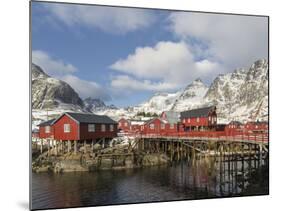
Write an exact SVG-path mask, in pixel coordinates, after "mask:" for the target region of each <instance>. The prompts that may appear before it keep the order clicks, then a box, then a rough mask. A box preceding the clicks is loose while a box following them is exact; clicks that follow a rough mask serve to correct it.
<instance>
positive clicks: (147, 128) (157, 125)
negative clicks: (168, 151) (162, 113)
mask: <svg viewBox="0 0 281 211" xmlns="http://www.w3.org/2000/svg"><path fill="white" fill-rule="evenodd" d="M150 124H154V129H150ZM161 124H164V125H165V127H164V128H163V129H161ZM177 131H178V125H177V124H174V128H170V124H169V123H162V122H161V120H160V119H158V118H157V119H154V120H152V121H151V122H149V123H147V124H145V125H144V130H143V133H144V134H151V133H154V134H160V133H175V132H177Z"/></svg>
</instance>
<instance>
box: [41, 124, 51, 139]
mask: <svg viewBox="0 0 281 211" xmlns="http://www.w3.org/2000/svg"><path fill="white" fill-rule="evenodd" d="M45 127H46V126H39V138H52V139H53V138H54V127H53V126H50V133H45Z"/></svg>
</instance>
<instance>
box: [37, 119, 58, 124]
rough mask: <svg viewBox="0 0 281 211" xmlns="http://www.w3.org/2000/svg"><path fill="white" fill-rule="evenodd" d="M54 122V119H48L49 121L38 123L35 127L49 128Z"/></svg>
mask: <svg viewBox="0 0 281 211" xmlns="http://www.w3.org/2000/svg"><path fill="white" fill-rule="evenodd" d="M54 121H55V119H50V120H47V121H44V122H41V123H40V124H39V125H37V126H50V125H52V124H53V122H54Z"/></svg>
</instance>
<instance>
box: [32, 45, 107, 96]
mask: <svg viewBox="0 0 281 211" xmlns="http://www.w3.org/2000/svg"><path fill="white" fill-rule="evenodd" d="M32 63H34V64H36V65H39V66H40V67H41V68H42V69H43V71H44V72H46V73H47V74H48V75H50V76H52V77H54V78H57V79H60V80H62V81H65V82H67V83H68V84H69V85H70V86H71V87H72V88H73V89H74V90H75V91H76V92H78V94H79V96H80V97H81V98H86V97H92V98H99V99H101V100H104V101H107V100H110V96H109V94H108V93H107V91H106V89H104V88H103V87H101V86H100V85H99V84H97V83H96V82H93V81H87V80H82V79H80V78H78V77H77V76H74V75H72V73H74V72H76V71H78V69H77V68H76V67H75V66H73V65H72V64H69V63H65V62H64V61H62V60H60V59H55V58H53V57H51V56H50V55H49V54H48V53H47V52H45V51H41V50H34V51H32Z"/></svg>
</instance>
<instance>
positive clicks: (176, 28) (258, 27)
mask: <svg viewBox="0 0 281 211" xmlns="http://www.w3.org/2000/svg"><path fill="white" fill-rule="evenodd" d="M168 21H169V23H170V26H169V28H170V30H171V31H172V32H173V33H174V34H175V35H176V36H178V37H179V38H181V39H184V40H186V41H188V42H190V41H191V42H193V45H194V41H196V42H198V43H199V44H202V43H203V44H204V47H205V49H201V50H199V49H200V46H199V45H197V46H196V44H195V47H194V49H196V47H197V49H196V53H198V55H197V56H203V57H204V56H208V57H212V58H213V59H215V60H216V61H220V62H222V63H224V65H225V66H226V67H227V68H236V67H245V66H248V65H250V64H251V63H253V62H254V61H255V60H257V59H260V58H266V57H267V51H268V43H267V38H268V28H267V19H266V18H265V17H255V16H240V15H222V14H207V13H183V12H180V13H178V12H175V13H171V14H170V16H169V18H168ZM196 42H195V43H196ZM198 46H199V49H198ZM231 70H232V69H229V71H231Z"/></svg>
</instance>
